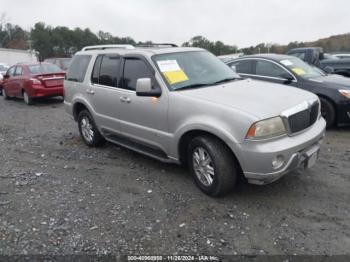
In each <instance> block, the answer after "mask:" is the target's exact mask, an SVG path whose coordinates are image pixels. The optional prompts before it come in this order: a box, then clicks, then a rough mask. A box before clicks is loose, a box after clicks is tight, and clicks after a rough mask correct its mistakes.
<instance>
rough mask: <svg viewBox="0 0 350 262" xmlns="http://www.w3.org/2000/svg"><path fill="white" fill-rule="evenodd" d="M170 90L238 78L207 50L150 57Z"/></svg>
mask: <svg viewBox="0 0 350 262" xmlns="http://www.w3.org/2000/svg"><path fill="white" fill-rule="evenodd" d="M152 59H153V61H154V62H155V64H156V65H157V67H158V69H159V71H160V72H161V74H162V76H163V78H164V79H165V80H166V82H167V83H168V84H169V86H170V89H171V90H181V89H186V88H195V87H202V86H210V85H214V84H218V83H223V82H228V81H232V80H234V79H236V78H240V77H239V75H237V74H236V73H234V72H233V71H232V70H231V69H230V68H229V67H228V66H227V65H225V64H224V63H223V62H222V61H220V60H219V59H218V58H217V57H216V56H214V55H213V54H211V53H209V52H207V51H191V52H180V53H169V54H161V55H155V56H153V57H152Z"/></svg>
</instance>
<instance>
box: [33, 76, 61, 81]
mask: <svg viewBox="0 0 350 262" xmlns="http://www.w3.org/2000/svg"><path fill="white" fill-rule="evenodd" d="M39 79H40V80H44V81H46V80H61V79H64V77H48V78H39Z"/></svg>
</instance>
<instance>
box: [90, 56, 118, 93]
mask: <svg viewBox="0 0 350 262" xmlns="http://www.w3.org/2000/svg"><path fill="white" fill-rule="evenodd" d="M119 64H120V56H119V55H104V56H99V57H98V58H97V59H96V62H95V66H94V70H93V73H92V82H93V83H95V84H100V85H104V86H111V87H118V81H119V79H118V77H119Z"/></svg>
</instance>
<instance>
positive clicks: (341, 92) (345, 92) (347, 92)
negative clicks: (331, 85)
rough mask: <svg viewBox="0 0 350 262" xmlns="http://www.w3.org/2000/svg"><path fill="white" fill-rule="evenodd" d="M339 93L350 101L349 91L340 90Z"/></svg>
mask: <svg viewBox="0 0 350 262" xmlns="http://www.w3.org/2000/svg"><path fill="white" fill-rule="evenodd" d="M339 93H340V94H342V95H343V96H345V97H346V98H349V99H350V90H347V89H340V90H339Z"/></svg>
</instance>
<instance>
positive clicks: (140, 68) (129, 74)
mask: <svg viewBox="0 0 350 262" xmlns="http://www.w3.org/2000/svg"><path fill="white" fill-rule="evenodd" d="M139 78H151V79H152V81H153V82H154V76H153V74H152V72H151V70H150V69H149V68H148V66H147V64H146V63H145V62H144V61H142V60H140V59H134V58H128V59H126V60H125V65H124V86H123V88H125V89H128V90H136V81H137V79H139Z"/></svg>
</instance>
